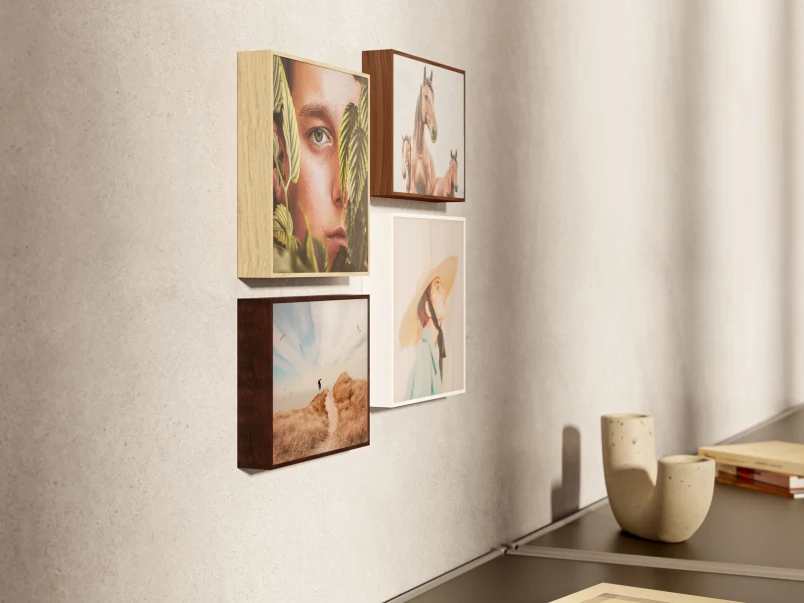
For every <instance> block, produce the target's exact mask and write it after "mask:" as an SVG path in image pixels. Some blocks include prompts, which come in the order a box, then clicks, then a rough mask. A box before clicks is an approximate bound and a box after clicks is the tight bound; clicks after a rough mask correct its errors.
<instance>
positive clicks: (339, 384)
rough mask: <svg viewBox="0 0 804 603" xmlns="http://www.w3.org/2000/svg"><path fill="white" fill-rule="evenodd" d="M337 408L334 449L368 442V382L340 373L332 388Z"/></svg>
mask: <svg viewBox="0 0 804 603" xmlns="http://www.w3.org/2000/svg"><path fill="white" fill-rule="evenodd" d="M332 396H333V398H334V399H335V406H336V407H337V408H338V427H337V429H336V430H335V434H334V436H333V437H334V440H335V441H334V443H333V448H334V449H340V448H346V447H348V446H355V445H357V444H364V443H366V442H367V441H368V430H369V425H368V382H367V381H365V380H364V379H352V378H351V377H350V376H349V375H347V374H346V373H341V375H340V377H338V380H337V381H336V382H335V386H334V387H333V388H332Z"/></svg>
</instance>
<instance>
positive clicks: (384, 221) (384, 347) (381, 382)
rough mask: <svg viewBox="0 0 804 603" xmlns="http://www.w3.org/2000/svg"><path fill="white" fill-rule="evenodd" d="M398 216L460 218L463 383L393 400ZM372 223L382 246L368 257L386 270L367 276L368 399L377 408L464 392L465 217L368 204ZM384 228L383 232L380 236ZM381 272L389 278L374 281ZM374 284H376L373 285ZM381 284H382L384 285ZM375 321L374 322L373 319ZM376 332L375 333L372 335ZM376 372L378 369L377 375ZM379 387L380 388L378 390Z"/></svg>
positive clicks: (458, 220)
mask: <svg viewBox="0 0 804 603" xmlns="http://www.w3.org/2000/svg"><path fill="white" fill-rule="evenodd" d="M398 218H402V219H421V220H447V221H452V222H460V223H461V229H462V231H463V233H462V234H463V245H462V255H463V257H462V258H461V260H462V261H461V263H460V265H459V267H458V270H459V271H460V274H461V276H462V277H463V278H462V284H461V287H462V290H463V337H464V339H463V352H464V362H463V387H462V388H461V389H458V390H452V391H449V392H445V393H441V394H437V395H434V396H426V397H424V398H416V399H415V400H405V401H404V402H395V400H394V388H395V377H394V343H393V342H394V333H395V330H396V316H395V313H394V304H393V299H394V276H395V275H394V249H395V247H394V245H395V235H394V231H395V228H394V226H395V224H396V220H397V219H398ZM371 219H372V224H371V228H373V229H377V228H379V229H380V231H385V232H382V233H381V234H378V232H377V231H376V230H375V232H374V237H372V238H373V239H374V241H375V242H377V243H376V244H378V245H380V244H382V243H381V241H387V243H385V244H382V247H384V249H379V248H374V249H372V251H371V253H372V257H373V258H374V261H375V268H376V266H377V265H379V262H383V265H384V266H387V269H386V270H382V269H380V270H375V272H374V273H373V275H372V277H371V281H372V285H373V286H372V291H371V296H370V300H371V323H372V325H371V333H372V341H371V347H370V349H371V350H372V362H371V372H372V379H371V380H370V383H374V384H375V388H377V389H374V390H372V392H371V395H370V396H369V401H370V404H371V406H372V407H381V408H397V407H400V406H409V405H410V404H418V403H420V402H429V401H431V400H440V399H443V398H449V397H452V396H457V395H460V394H465V393H466V366H467V346H466V306H467V304H466V276H467V270H466V218H463V217H457V216H440V215H434V214H413V213H411V214H409V213H401V212H393V213H385V212H382V213H380V212H377V208H372V217H371ZM386 232H387V236H383V235H384V234H385V233H386ZM379 274H383V275H385V276H386V278H387V279H388V280H389V282H388V283H381V282H378V280H379V279H378V275H379ZM375 284H376V286H374V285H375ZM384 285H385V286H384ZM375 321H376V322H375ZM375 334H376V335H375ZM383 368H384V370H386V371H387V372H388V374H387V375H386V376H385V378H383V375H382V371H383ZM378 372H379V373H380V374H379V375H378ZM379 388H382V389H381V390H379Z"/></svg>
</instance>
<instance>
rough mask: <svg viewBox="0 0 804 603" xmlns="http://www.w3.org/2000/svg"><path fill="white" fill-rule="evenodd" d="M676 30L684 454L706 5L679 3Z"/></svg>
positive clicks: (696, 314) (693, 403) (697, 331)
mask: <svg viewBox="0 0 804 603" xmlns="http://www.w3.org/2000/svg"><path fill="white" fill-rule="evenodd" d="M681 7H682V9H681V10H682V28H681V44H680V47H681V48H682V49H683V50H682V58H681V64H680V70H679V73H677V74H676V75H677V78H676V81H675V84H676V86H675V90H676V93H677V97H676V103H677V111H678V117H679V123H680V124H681V128H682V129H681V140H680V141H679V144H678V145H677V151H678V154H677V155H676V157H675V160H676V162H677V169H676V173H677V174H678V180H677V182H676V187H677V188H676V190H677V191H678V195H679V202H678V205H677V207H678V211H679V220H680V224H681V228H680V234H681V241H679V245H680V248H681V249H682V250H683V252H682V253H683V256H682V257H683V259H682V275H681V279H682V283H681V285H682V291H684V292H685V295H684V298H683V300H682V304H683V306H682V309H681V315H682V329H681V333H680V338H681V352H682V354H683V358H684V363H683V366H684V367H685V369H684V370H683V374H682V375H680V378H681V380H682V382H683V384H684V387H683V391H682V396H683V399H682V411H681V412H682V415H683V420H682V422H681V424H682V425H685V426H686V427H687V428H686V429H685V430H684V431H683V442H681V445H682V448H683V449H684V450H690V451H692V450H697V447H698V445H699V436H700V433H699V432H700V428H699V421H698V413H697V410H696V409H697V408H698V406H699V404H700V402H701V392H700V391H699V390H698V389H697V388H698V387H699V385H698V384H699V382H700V379H699V377H700V372H701V371H702V370H703V368H702V366H703V363H702V358H701V354H702V352H701V341H700V337H701V332H702V326H703V325H702V324H701V323H702V320H703V316H702V305H703V304H704V303H706V301H705V300H703V299H701V293H700V292H701V291H705V289H704V288H703V287H702V283H701V278H702V275H701V267H700V262H701V258H700V256H701V237H702V236H703V232H704V229H705V225H703V224H702V223H701V221H702V218H703V212H701V211H700V207H701V205H702V203H704V201H705V200H704V198H703V192H702V186H703V185H702V174H701V162H702V158H701V154H702V152H703V150H702V132H701V128H702V126H703V124H702V123H701V121H702V116H701V113H702V111H703V107H702V105H703V102H704V98H703V90H702V88H703V79H704V78H705V71H704V70H705V68H706V62H705V60H704V58H705V53H706V51H707V49H706V48H705V45H704V40H703V36H704V28H705V26H706V25H707V23H708V20H707V19H706V17H707V15H708V11H707V9H706V7H704V6H701V5H699V4H695V3H692V2H685V3H683V4H681Z"/></svg>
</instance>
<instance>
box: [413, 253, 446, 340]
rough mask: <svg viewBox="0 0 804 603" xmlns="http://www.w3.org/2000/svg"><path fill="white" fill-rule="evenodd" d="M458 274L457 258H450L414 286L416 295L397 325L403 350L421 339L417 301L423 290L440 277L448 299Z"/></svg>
mask: <svg viewBox="0 0 804 603" xmlns="http://www.w3.org/2000/svg"><path fill="white" fill-rule="evenodd" d="M457 272H458V256H455V255H453V256H450V257H448V258H447V259H445V260H444V261H443V262H441V263H440V264H439V265H438V266H436V267H435V268H431V269H430V270H428V271H427V272H425V273H424V274H422V275H421V277H420V278H419V283H418V284H417V285H416V294H415V295H414V296H413V299H411V301H410V304H409V305H408V309H407V310H406V311H405V314H404V316H402V323H401V324H400V325H399V345H401V346H402V347H403V348H407V347H410V346H412V345H415V344H416V343H418V341H419V339H421V337H422V331H423V330H424V327H423V326H422V323H421V322H420V321H419V300H420V299H421V298H422V295H424V292H425V290H426V289H427V287H428V286H429V285H430V283H432V282H433V279H435V278H437V277H440V278H441V285H442V286H443V287H444V290H445V291H446V292H447V297H449V294H450V292H451V291H452V285H453V284H455V275H456V274H457Z"/></svg>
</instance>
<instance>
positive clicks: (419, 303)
mask: <svg viewBox="0 0 804 603" xmlns="http://www.w3.org/2000/svg"><path fill="white" fill-rule="evenodd" d="M457 272H458V258H457V257H456V256H450V257H448V258H447V259H445V260H444V261H443V262H441V263H440V264H439V265H438V266H436V267H435V268H432V269H430V270H427V271H426V272H425V273H424V274H422V276H421V278H419V282H418V284H417V286H416V293H415V295H414V296H413V298H412V299H411V301H410V304H409V305H408V309H407V310H406V311H405V314H404V316H403V317H402V322H401V324H400V326H399V344H400V345H401V346H402V347H403V348H407V347H414V350H415V352H416V357H415V360H414V362H413V367H412V368H411V371H410V377H409V378H408V386H407V389H406V390H405V396H406V397H405V399H406V400H416V399H418V398H426V397H428V396H435V395H437V394H440V393H441V391H442V379H443V376H444V358H446V356H447V351H446V347H445V345H444V332H443V330H442V325H443V323H444V320H445V319H446V318H447V300H448V298H449V294H450V291H452V285H453V284H454V283H455V275H456V274H457Z"/></svg>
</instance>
